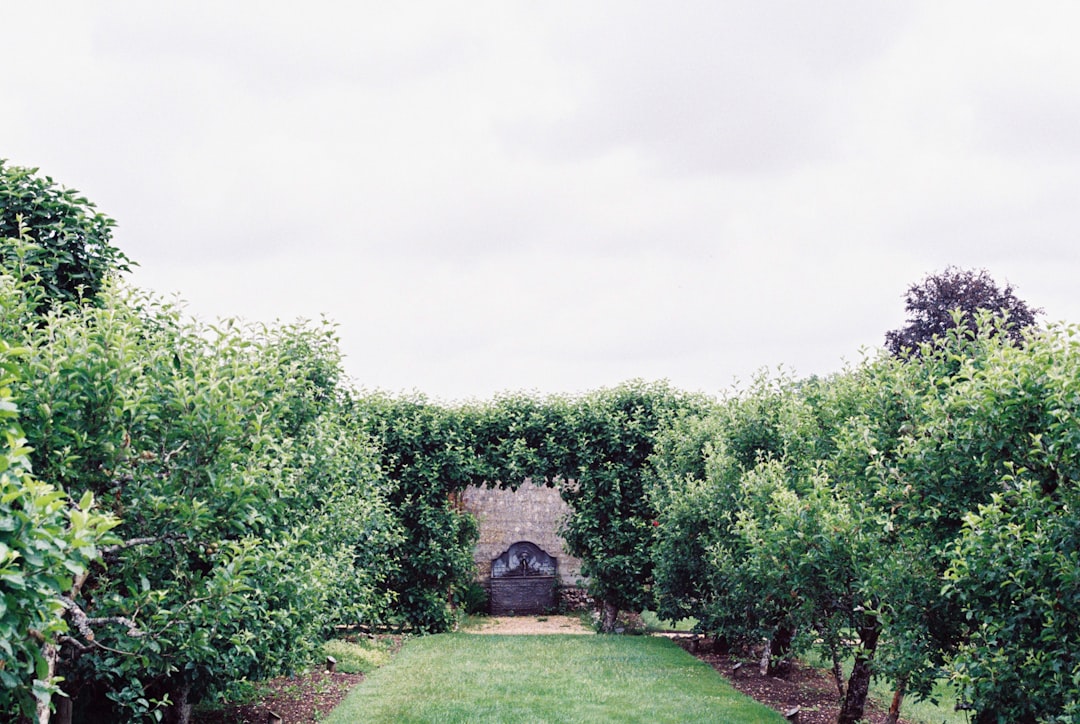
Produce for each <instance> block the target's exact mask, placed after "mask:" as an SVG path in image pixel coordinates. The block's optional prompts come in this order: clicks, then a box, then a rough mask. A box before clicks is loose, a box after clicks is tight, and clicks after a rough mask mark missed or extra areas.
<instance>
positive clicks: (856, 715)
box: [836, 614, 881, 724]
mask: <svg viewBox="0 0 1080 724" xmlns="http://www.w3.org/2000/svg"><path fill="white" fill-rule="evenodd" d="M857 631H858V633H859V651H858V653H856V654H855V666H854V667H852V669H851V676H850V677H849V678H848V684H847V695H846V696H845V697H844V703H843V706H841V707H840V716H839V717H837V719H836V724H856V722H858V721H860V720H861V719H862V717H863V712H864V711H865V710H866V695H867V694H868V693H869V691H870V676H871V674H872V673H873V663H874V650H875V649H876V648H877V642H878V637H879V636H880V635H881V621H880V620H878V617H877V616H873V615H869V614H866V615H864V616H863V620H862V623H861V624H860V625H859V627H858V629H857Z"/></svg>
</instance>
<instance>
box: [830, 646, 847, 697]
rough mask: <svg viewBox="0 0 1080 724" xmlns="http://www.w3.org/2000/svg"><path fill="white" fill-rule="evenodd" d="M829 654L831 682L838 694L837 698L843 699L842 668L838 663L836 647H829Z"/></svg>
mask: <svg viewBox="0 0 1080 724" xmlns="http://www.w3.org/2000/svg"><path fill="white" fill-rule="evenodd" d="M830 653H831V654H832V675H833V681H835V682H836V691H837V693H839V695H840V696H839V698H840V699H843V698H844V667H843V665H842V663H841V661H840V652H839V651H838V650H837V648H836V646H832V647H830Z"/></svg>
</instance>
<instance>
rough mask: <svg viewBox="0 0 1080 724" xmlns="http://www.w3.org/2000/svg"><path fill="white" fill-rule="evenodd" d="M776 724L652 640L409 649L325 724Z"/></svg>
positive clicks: (424, 641) (452, 641)
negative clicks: (705, 723) (691, 723)
mask: <svg viewBox="0 0 1080 724" xmlns="http://www.w3.org/2000/svg"><path fill="white" fill-rule="evenodd" d="M603 721H619V722H635V721H637V722H688V721H722V722H730V723H731V724H738V723H739V722H754V723H755V724H756V723H758V722H763V723H766V724H767V723H768V722H777V723H778V724H782V723H783V722H784V718H783V717H782V716H780V715H779V714H778V713H776V712H774V711H773V710H771V709H769V708H767V707H764V706H762V705H760V704H758V703H757V702H755V701H753V700H751V699H748V698H747V697H745V696H743V695H742V694H739V693H738V692H737V691H735V690H734V689H732V688H731V686H730V685H728V683H727V682H726V681H724V680H723V679H722V678H721V677H720V676H719V675H718V674H716V672H714V671H713V670H712V669H711V668H710V667H709V666H708V665H707V664H704V663H702V662H700V661H698V660H697V659H695V658H694V657H692V656H690V655H689V654H688V653H686V652H685V651H683V650H682V649H680V648H679V647H678V646H676V645H675V644H673V643H671V642H670V641H668V640H666V639H663V638H653V637H648V636H572V635H556V636H497V635H496V636H474V635H469V634H440V635H437V636H427V637H424V638H419V639H414V640H411V641H409V642H408V643H406V645H405V647H404V648H403V649H402V651H401V653H399V654H398V655H397V656H396V657H395V658H394V659H393V660H392V661H391V662H390V663H389V664H387V665H386V666H384V667H382V668H380V669H378V670H376V671H374V672H372V673H371V675H370V676H369V677H368V678H367V679H366V680H365V681H364V682H363V683H362V684H360V686H358V687H356V688H355V689H353V691H352V693H351V694H349V696H348V698H347V699H345V701H344V702H342V703H341V705H340V706H338V708H337V709H335V710H334V712H333V713H332V714H331V715H330V717H329V718H327V719H326V720H325V724H346V723H348V722H528V723H529V724H533V723H539V722H603Z"/></svg>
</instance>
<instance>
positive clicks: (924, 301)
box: [885, 266, 1042, 357]
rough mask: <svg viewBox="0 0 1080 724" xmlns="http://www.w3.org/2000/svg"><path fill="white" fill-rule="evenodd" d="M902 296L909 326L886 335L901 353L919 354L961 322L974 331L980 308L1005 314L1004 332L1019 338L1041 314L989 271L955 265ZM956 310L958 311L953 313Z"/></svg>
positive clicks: (887, 341) (892, 347) (891, 348)
mask: <svg viewBox="0 0 1080 724" xmlns="http://www.w3.org/2000/svg"><path fill="white" fill-rule="evenodd" d="M904 300H905V308H906V309H907V312H908V319H907V326H905V327H902V328H901V329H894V330H892V331H890V332H886V333H885V347H886V348H887V349H888V350H889V351H890V352H891V353H892V354H894V355H895V356H897V357H903V356H907V355H918V354H919V346H920V345H921V344H923V343H924V342H930V341H933V340H934V339H935V338H939V339H941V338H944V337H945V333H946V332H947V331H948V330H950V329H952V328H953V327H955V326H958V325H959V324H963V325H965V326H966V327H967V328H968V329H970V330H972V331H974V330H975V329H976V326H977V319H978V316H979V315H978V312H979V311H980V310H985V311H987V312H990V313H991V314H994V315H996V316H1000V317H1002V318H1003V320H1004V324H1003V325H1002V329H1003V330H1004V333H1005V334H1006V335H1007V336H1008V337H1010V338H1011V339H1013V340H1014V341H1016V342H1020V341H1021V339H1022V337H1023V331H1024V329H1025V328H1027V327H1030V326H1032V325H1034V324H1035V315H1037V314H1041V313H1042V310H1041V309H1038V308H1035V307H1030V306H1028V304H1027V302H1025V301H1024V300H1022V299H1020V298H1019V297H1017V296H1016V294H1015V293H1014V292H1013V287H1012V285H1011V284H1006V285H1005V287H1004V288H1001V287H999V286H998V285H997V283H996V282H995V281H994V280H993V278H992V277H991V276H990V273H989V272H987V271H986V270H985V269H979V270H973V269H959V268H957V267H954V266H949V267H946V268H945V270H944V271H942V272H940V273H938V274H930V275H929V276H927V277H926V278H925V279H923V280H922V281H921V282H919V283H917V284H912V285H911V286H910V287H908V290H907V293H906V294H905V295H904ZM957 310H959V312H960V315H959V316H954V312H956V311H957Z"/></svg>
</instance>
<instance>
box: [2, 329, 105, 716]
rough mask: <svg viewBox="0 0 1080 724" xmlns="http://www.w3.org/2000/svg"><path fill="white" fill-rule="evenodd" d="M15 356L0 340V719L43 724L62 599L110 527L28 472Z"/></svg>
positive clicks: (63, 618) (64, 621)
mask: <svg viewBox="0 0 1080 724" xmlns="http://www.w3.org/2000/svg"><path fill="white" fill-rule="evenodd" d="M16 352H17V350H12V349H11V348H10V347H8V345H7V344H6V343H5V342H3V341H2V340H0V684H2V685H3V686H0V714H2V715H3V716H4V718H5V719H7V720H9V721H11V720H15V719H16V718H18V717H19V716H20V715H21V716H24V717H27V718H29V717H31V716H33V717H34V719H35V720H36V721H47V719H48V711H49V707H50V704H51V700H52V697H53V695H54V694H55V692H56V691H57V688H56V668H57V659H58V649H59V647H60V646H61V645H62V642H63V640H64V639H66V638H67V635H68V634H69V632H70V630H71V629H70V626H69V621H68V618H69V616H70V612H71V609H70V607H69V606H68V602H69V600H70V599H69V597H70V596H71V595H72V591H73V589H77V588H78V587H79V586H81V584H82V581H84V580H85V578H86V575H87V573H88V571H89V566H90V564H91V562H92V561H94V560H96V559H97V558H98V555H99V551H98V545H99V544H100V543H102V542H106V541H107V540H108V537H107V533H108V530H109V529H110V528H111V527H112V526H114V525H115V524H116V521H114V520H112V519H111V518H109V517H107V516H102V515H100V514H98V513H96V512H94V511H93V510H92V507H93V495H92V494H89V493H87V494H85V495H84V496H83V497H82V499H81V500H80V501H79V502H78V504H75V503H73V502H72V501H71V500H70V499H69V498H68V496H67V495H66V494H65V493H64V491H63V490H61V489H58V488H56V487H54V486H52V485H49V484H47V483H44V482H41V481H40V480H37V479H36V478H35V477H34V476H33V475H32V474H31V472H30V464H29V449H28V448H27V446H26V439H25V438H24V437H23V434H22V430H21V429H20V428H19V426H18V424H17V420H16V415H17V408H16V406H15V404H14V402H13V400H12V390H11V387H10V385H11V383H12V382H14V381H15V379H16V375H17V373H18V366H17V365H16V364H15V363H14V361H13V359H14V354H15V353H16ZM77 623H79V624H82V623H85V622H82V621H80V622H77Z"/></svg>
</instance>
